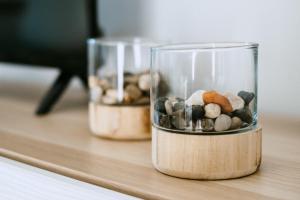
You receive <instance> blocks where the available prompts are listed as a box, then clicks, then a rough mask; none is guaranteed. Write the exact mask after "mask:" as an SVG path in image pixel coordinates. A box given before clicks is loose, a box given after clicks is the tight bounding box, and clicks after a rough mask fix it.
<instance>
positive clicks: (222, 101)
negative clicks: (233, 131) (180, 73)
mask: <svg viewBox="0 0 300 200" xmlns="http://www.w3.org/2000/svg"><path fill="white" fill-rule="evenodd" d="M202 96H203V101H204V103H205V104H209V103H215V104H218V105H219V106H221V108H222V111H223V112H225V113H228V112H232V111H233V109H232V106H231V104H230V102H229V100H228V99H227V98H226V97H224V96H223V95H221V94H219V93H217V92H215V91H208V92H204V93H203V95H202Z"/></svg>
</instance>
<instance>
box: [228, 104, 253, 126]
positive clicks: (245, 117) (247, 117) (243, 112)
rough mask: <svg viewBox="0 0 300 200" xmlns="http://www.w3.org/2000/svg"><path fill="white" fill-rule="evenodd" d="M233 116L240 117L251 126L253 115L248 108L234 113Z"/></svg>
mask: <svg viewBox="0 0 300 200" xmlns="http://www.w3.org/2000/svg"><path fill="white" fill-rule="evenodd" d="M233 115H234V116H236V117H239V118H240V119H241V120H242V121H244V122H247V123H249V124H251V123H252V113H251V110H250V109H249V107H248V106H245V107H244V108H243V109H239V110H236V111H234V112H233Z"/></svg>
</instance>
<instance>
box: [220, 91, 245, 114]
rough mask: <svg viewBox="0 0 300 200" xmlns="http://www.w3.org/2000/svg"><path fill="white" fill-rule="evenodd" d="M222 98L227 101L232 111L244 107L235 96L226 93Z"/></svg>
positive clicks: (242, 101)
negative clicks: (225, 98)
mask: <svg viewBox="0 0 300 200" xmlns="http://www.w3.org/2000/svg"><path fill="white" fill-rule="evenodd" d="M224 96H225V97H227V99H228V100H229V102H230V104H231V106H232V110H233V111H234V110H238V109H242V108H243V107H244V105H245V102H244V100H243V99H242V98H241V97H239V96H236V95H234V94H232V93H230V92H226V93H225V94H224Z"/></svg>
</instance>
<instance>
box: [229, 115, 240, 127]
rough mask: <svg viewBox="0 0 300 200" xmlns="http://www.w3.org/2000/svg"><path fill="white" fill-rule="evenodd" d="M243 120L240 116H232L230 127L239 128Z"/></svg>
mask: <svg viewBox="0 0 300 200" xmlns="http://www.w3.org/2000/svg"><path fill="white" fill-rule="evenodd" d="M242 123H243V122H242V120H241V119H240V118H239V117H233V118H231V125H230V129H238V128H240V127H241V126H242Z"/></svg>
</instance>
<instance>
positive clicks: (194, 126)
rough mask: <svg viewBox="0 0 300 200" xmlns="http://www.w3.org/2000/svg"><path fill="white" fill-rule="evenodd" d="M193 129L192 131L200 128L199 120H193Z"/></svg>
mask: <svg viewBox="0 0 300 200" xmlns="http://www.w3.org/2000/svg"><path fill="white" fill-rule="evenodd" d="M193 130H194V131H198V130H202V123H201V120H197V121H195V122H193Z"/></svg>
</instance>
